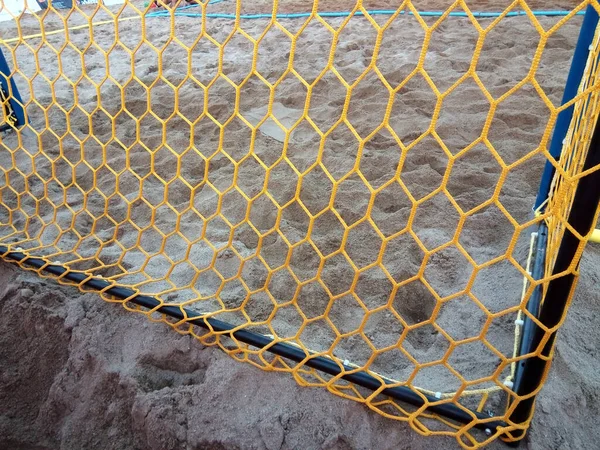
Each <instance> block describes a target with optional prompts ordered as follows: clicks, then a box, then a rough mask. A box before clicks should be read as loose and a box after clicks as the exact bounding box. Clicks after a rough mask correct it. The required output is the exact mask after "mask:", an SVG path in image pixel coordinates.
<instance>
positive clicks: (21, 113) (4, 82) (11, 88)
mask: <svg viewBox="0 0 600 450" xmlns="http://www.w3.org/2000/svg"><path fill="white" fill-rule="evenodd" d="M0 85H1V86H2V91H3V92H4V94H6V101H8V104H9V106H10V110H11V112H12V114H13V115H14V117H15V122H14V123H13V124H12V125H13V126H14V127H17V128H18V127H21V126H23V125H25V124H26V123H27V119H26V118H25V108H24V105H23V100H21V95H20V94H19V90H18V89H17V85H16V84H15V80H13V78H12V75H11V70H10V68H9V67H8V63H7V62H6V58H5V57H4V53H2V50H0ZM2 106H4V105H2ZM5 111H6V109H5ZM5 125H7V124H5ZM11 128H12V127H10V126H8V127H7V128H6V129H11Z"/></svg>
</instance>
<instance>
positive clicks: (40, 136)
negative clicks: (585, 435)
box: [0, 0, 600, 448]
mask: <svg viewBox="0 0 600 450" xmlns="http://www.w3.org/2000/svg"><path fill="white" fill-rule="evenodd" d="M27 1H29V0H27ZM389 3H393V6H392V7H390V9H391V10H392V11H390V12H388V13H386V14H376V13H370V12H369V11H371V10H372V9H375V8H374V7H372V4H373V5H377V2H369V1H367V0H364V1H361V0H358V1H347V2H329V1H325V2H323V1H322V2H319V1H314V2H307V3H306V5H304V7H302V8H301V9H298V2H295V3H294V2H288V1H283V0H280V1H278V0H270V1H267V0H263V1H253V2H242V1H241V0H237V1H236V0H225V1H222V2H215V3H212V4H211V3H209V2H207V1H202V2H200V3H199V4H198V5H197V6H195V7H191V8H186V9H185V10H183V9H177V10H176V9H175V8H174V6H173V7H171V6H169V7H166V8H163V9H162V11H166V12H167V13H166V15H165V16H163V17H152V15H150V16H146V14H147V13H150V12H156V11H157V9H151V8H150V7H145V6H143V2H141V1H137V0H136V1H127V2H126V3H124V4H122V5H116V6H111V7H106V6H104V5H87V6H77V7H74V8H73V9H71V10H64V9H54V8H52V7H51V8H49V9H47V10H44V11H39V12H37V13H35V14H34V13H31V11H27V10H28V9H30V8H26V11H25V12H23V13H21V14H20V15H18V16H17V15H15V16H14V20H13V21H12V22H3V23H2V24H1V25H0V48H1V49H2V52H3V53H4V55H5V57H6V59H7V61H8V64H9V66H10V68H11V70H12V71H13V72H12V74H11V77H12V79H13V80H14V82H15V83H16V85H17V87H18V89H19V91H20V94H21V96H22V99H23V103H24V107H25V110H26V113H27V117H28V124H27V125H26V126H23V127H22V128H20V129H18V130H14V131H12V132H8V133H5V134H4V135H3V136H2V137H1V145H0V170H1V172H0V246H3V247H4V248H8V250H9V252H10V251H13V252H14V251H22V252H23V253H25V254H26V255H29V256H32V257H38V258H41V259H43V261H45V262H46V263H47V264H56V265H59V266H62V267H64V268H67V269H69V270H73V271H83V272H85V273H86V274H87V275H89V276H90V277H92V276H93V277H102V278H103V279H105V280H106V281H108V282H109V283H111V285H113V286H122V287H127V288H130V289H133V290H134V291H135V292H139V293H143V294H148V295H152V296H155V297H156V298H157V299H159V300H160V301H161V302H162V303H161V304H162V305H173V306H176V307H181V308H184V307H185V308H186V309H187V310H190V311H193V312H194V313H195V314H197V316H196V317H198V316H207V317H212V318H215V319H218V320H221V321H224V322H228V323H230V324H233V325H234V326H235V327H236V330H241V329H244V330H249V331H253V332H257V333H262V334H264V335H268V336H271V337H272V338H273V340H274V341H275V342H277V343H279V342H285V343H288V344H291V345H294V346H296V347H298V348H300V349H302V350H303V351H304V352H306V353H307V354H308V352H312V353H313V354H314V355H320V356H324V357H327V358H330V359H332V360H334V361H336V362H338V363H340V365H341V364H342V363H343V364H345V366H346V368H348V367H350V368H352V370H353V371H359V370H360V371H366V372H368V373H369V374H371V375H372V376H374V377H375V378H377V379H378V380H380V381H381V382H382V387H381V388H380V389H379V390H377V391H375V392H372V391H368V390H366V389H364V388H361V387H359V386H356V385H353V384H351V383H349V382H346V381H344V380H343V379H342V378H341V377H340V376H337V377H332V376H329V375H326V374H324V373H321V372H318V371H316V370H313V369H310V368H307V367H306V366H303V365H302V364H301V363H296V362H293V361H290V360H287V359H285V358H283V357H279V356H274V355H272V354H271V353H269V352H268V351H266V350H264V349H261V350H258V349H256V348H254V347H252V346H249V345H246V344H243V343H240V342H238V341H237V340H235V339H233V338H232V337H231V335H230V334H228V333H220V332H215V331H212V332H205V331H203V330H200V329H199V328H197V327H194V326H192V325H191V324H190V323H189V320H190V319H193V317H187V316H186V317H187V318H186V319H184V320H182V321H179V322H175V321H174V320H172V319H170V318H168V317H166V316H164V315H162V314H160V313H157V312H156V311H155V310H152V311H148V310H145V309H143V308H141V307H139V306H136V305H133V304H132V303H130V302H127V301H126V300H125V301H123V300H118V299H115V298H114V297H111V296H110V295H107V294H106V293H105V292H102V293H101V295H102V297H103V298H104V299H105V300H107V301H111V302H120V303H122V304H123V306H124V307H125V308H127V309H128V310H131V311H136V312H139V313H143V314H145V315H146V316H147V317H148V318H149V319H150V320H153V321H161V322H166V323H169V324H170V325H172V326H173V327H174V328H175V329H176V330H177V331H178V332H180V333H185V334H191V335H193V336H195V337H197V338H198V339H199V340H200V341H201V342H202V343H204V344H206V345H217V346H219V347H220V348H222V349H223V350H224V351H225V352H227V353H228V354H229V355H230V356H232V357H233V358H236V359H237V360H239V361H244V362H247V363H250V364H253V365H255V366H257V367H260V368H262V369H264V370H272V371H282V372H289V373H291V374H292V376H293V377H294V378H295V379H296V380H297V382H298V383H300V384H301V385H305V386H321V387H325V388H327V389H328V390H329V391H331V392H333V393H335V394H337V395H340V396H342V397H345V398H348V399H353V400H356V401H359V402H362V403H364V404H366V405H367V406H368V407H369V408H371V409H373V410H374V411H377V412H378V413H380V414H382V415H384V416H386V417H389V418H392V419H396V420H402V421H407V422H408V423H409V424H410V425H411V426H412V427H413V428H414V429H415V430H416V431H417V432H419V433H420V434H423V435H451V436H454V437H456V439H457V441H458V442H459V443H460V444H461V445H462V446H464V447H465V448H477V447H481V446H484V445H486V444H488V443H489V442H491V441H492V440H494V439H496V438H498V437H500V436H504V438H506V433H510V432H511V431H516V430H523V429H526V428H527V427H528V426H529V423H524V424H514V423H512V422H511V421H510V420H509V417H510V414H511V412H512V411H513V410H514V407H515V406H516V405H517V404H518V403H519V401H520V400H521V398H520V397H519V396H517V395H516V394H515V393H514V392H512V390H511V388H510V387H511V382H512V380H513V377H514V369H515V366H516V363H517V361H519V360H521V359H523V357H519V356H517V348H518V345H519V340H520V325H517V327H516V328H515V321H516V323H517V324H520V323H521V321H522V319H523V318H524V317H525V315H530V314H529V313H528V312H526V310H525V306H526V304H527V302H528V300H529V298H530V297H531V295H532V293H533V291H534V289H535V287H536V286H537V285H539V284H540V283H542V284H543V285H544V286H546V285H547V282H548V281H549V280H550V278H551V277H550V274H551V272H552V270H551V269H552V267H553V264H554V261H555V258H556V255H557V251H558V246H559V245H560V242H561V238H562V234H563V233H564V230H565V227H566V226H567V225H566V218H567V217H568V213H569V211H570V206H571V204H572V201H573V194H574V189H575V187H576V184H577V180H579V179H580V177H581V176H584V175H585V174H586V173H582V164H583V160H584V158H585V155H586V152H587V149H588V147H589V141H590V137H591V133H592V131H593V130H592V128H593V124H594V120H595V117H597V115H598V112H599V111H598V108H599V107H600V106H599V104H598V87H599V85H600V83H599V82H598V70H597V69H598V67H597V65H598V51H599V48H598V37H596V39H595V44H594V46H593V51H592V52H591V56H590V61H589V62H588V66H587V68H586V74H585V77H584V80H583V82H582V84H581V87H580V90H579V94H578V96H577V97H576V98H575V99H574V100H573V101H571V102H569V103H568V104H566V105H563V106H561V105H560V101H561V97H562V92H563V88H564V84H565V81H566V77H567V68H568V66H569V63H570V58H571V56H572V54H573V49H574V45H575V43H576V40H577V35H578V31H579V28H580V26H581V22H582V17H581V15H577V13H579V12H581V11H584V10H585V8H586V7H587V6H588V5H590V4H591V5H593V7H594V8H595V9H596V10H600V5H599V4H598V2H597V1H584V2H582V3H580V4H574V9H573V10H572V12H571V13H570V14H568V15H566V16H559V17H550V16H543V15H536V14H534V13H533V8H534V7H538V6H539V5H540V2H535V4H534V2H533V1H531V2H529V3H528V2H527V1H524V0H523V1H519V0H515V1H514V2H512V3H510V4H508V2H504V3H502V4H500V3H498V4H497V5H495V4H494V3H495V2H489V3H492V4H488V2H480V1H478V2H473V3H474V4H471V3H472V2H469V1H463V0H457V1H454V2H451V1H446V2H444V1H442V0H440V1H439V2H435V1H434V2H428V8H431V9H437V10H440V11H445V12H444V13H443V14H441V15H438V16H430V15H426V14H420V12H422V7H421V5H420V2H417V1H404V2H401V1H396V2H393V1H392V2H389ZM438 3H439V4H438ZM1 4H2V3H1V0H0V5H1ZM25 4H26V5H27V3H25ZM432 4H434V6H439V7H437V8H433V7H431V5H432ZM549 6H550V5H548V7H549ZM482 7H485V8H486V11H502V14H500V15H499V16H497V17H476V16H475V15H473V12H472V11H475V10H477V9H480V8H482ZM332 10H337V11H341V10H345V11H348V14H347V15H346V16H345V17H342V16H340V17H329V16H327V15H325V14H322V13H323V12H324V11H332ZM183 11H185V12H186V13H192V14H195V15H193V16H184V15H181V13H182V12H183ZM394 11H395V12H394ZM516 11H520V12H522V14H521V15H519V16H516V17H515V16H513V14H512V13H514V12H516ZM175 12H177V14H175ZM298 12H304V13H308V14H306V15H304V16H301V17H295V18H284V17H281V16H279V17H278V15H280V14H286V13H298ZM457 12H459V13H461V14H462V16H460V17H458V16H456V15H455V14H454V13H457ZM11 13H14V12H11ZM217 13H224V14H229V15H231V17H229V16H227V17H216V16H214V14H217ZM250 13H260V14H263V16H261V17H259V18H253V19H250V18H247V15H248V14H250ZM451 13H452V14H451ZM163 14H165V13H163ZM207 14H208V15H209V16H207ZM7 95H10V93H7ZM3 103H6V101H4V100H3ZM571 105H574V106H575V114H574V119H573V124H572V126H571V128H570V130H569V133H568V136H567V139H566V140H565V144H564V148H563V155H562V157H561V160H560V163H557V162H554V164H555V166H556V174H557V175H556V178H555V180H554V182H553V184H552V195H551V198H550V200H549V201H548V203H547V204H545V205H544V206H545V207H546V209H545V211H544V212H543V213H542V212H540V211H541V210H540V211H538V214H537V217H534V215H533V214H532V212H531V206H532V205H533V201H534V198H535V194H536V193H537V187H538V183H539V179H540V177H541V172H542V169H543V166H544V163H545V162H546V161H547V160H549V159H552V158H551V157H550V154H549V153H548V147H549V142H550V138H551V134H552V131H553V128H554V123H555V121H556V117H557V115H558V114H559V113H560V112H561V111H562V110H564V109H565V108H568V107H569V106H571ZM596 169H598V168H594V169H592V170H596ZM589 172H590V171H588V172H587V173H589ZM541 221H545V222H546V223H547V225H548V228H549V244H548V250H547V261H546V276H545V277H544V279H542V280H540V281H535V280H533V279H532V277H531V274H530V270H531V264H532V260H531V259H532V258H531V252H532V250H533V245H534V240H533V237H531V232H532V230H533V229H535V228H536V227H537V225H538V224H539V223H540V222H541ZM580 238H581V240H582V244H581V246H580V248H579V249H578V253H577V255H578V256H577V261H575V262H574V264H573V266H572V267H571V270H572V272H573V273H575V274H577V262H578V260H579V257H580V256H581V253H582V252H583V247H584V244H585V241H586V238H587V237H586V236H580ZM9 252H7V253H5V254H4V256H5V257H6V256H7V255H8V253H9ZM528 255H529V256H528ZM7 260H8V259H7ZM20 264H21V266H22V267H23V268H26V269H28V270H32V269H31V267H29V266H27V265H26V264H24V261H21V262H20ZM37 272H38V273H39V274H40V275H41V276H48V273H47V272H44V270H43V269H39V270H38V271H37ZM59 282H61V283H67V280H66V279H65V278H64V276H63V277H60V278H59ZM79 288H80V289H81V290H86V288H85V287H84V286H83V283H81V284H79ZM104 291H106V289H105V290H104ZM538 354H539V353H538V352H537V351H536V352H535V353H534V354H533V355H528V356H527V357H531V356H536V355H538ZM384 379H385V380H387V383H391V384H388V385H387V387H394V386H406V387H409V388H411V389H412V390H414V391H415V392H417V393H420V394H419V395H422V394H429V395H431V396H434V397H436V398H438V399H439V402H436V403H440V404H444V403H448V404H453V405H456V406H458V407H459V408H462V409H464V410H465V411H467V410H475V411H479V412H486V413H489V414H490V418H489V420H488V419H477V420H479V421H480V422H486V421H503V422H505V423H507V424H508V425H507V427H506V428H499V429H494V430H489V433H487V434H486V433H485V432H484V431H481V430H478V429H476V428H475V427H474V425H475V423H476V420H475V419H476V418H475V416H473V419H474V420H473V422H471V423H470V424H468V425H462V424H459V423H456V422H453V421H451V420H449V419H446V418H442V417H439V416H437V415H434V414H431V413H429V412H427V411H426V409H425V406H428V405H430V403H427V402H426V405H425V406H423V407H420V408H416V407H411V406H409V405H407V404H403V403H400V402H398V401H395V400H393V399H390V398H388V397H386V396H384V395H382V394H381V391H382V390H383V388H384ZM423 398H424V397H423ZM507 399H510V407H508V408H507ZM508 439H509V440H510V438H508Z"/></svg>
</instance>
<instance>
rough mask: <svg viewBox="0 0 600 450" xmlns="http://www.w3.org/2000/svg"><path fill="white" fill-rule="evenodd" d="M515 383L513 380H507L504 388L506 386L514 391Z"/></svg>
mask: <svg viewBox="0 0 600 450" xmlns="http://www.w3.org/2000/svg"><path fill="white" fill-rule="evenodd" d="M514 385H515V383H513V382H512V381H511V380H506V381H505V382H504V386H506V387H507V388H509V389H512V388H513V387H514Z"/></svg>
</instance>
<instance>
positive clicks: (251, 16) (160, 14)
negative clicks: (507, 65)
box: [146, 0, 585, 19]
mask: <svg viewBox="0 0 600 450" xmlns="http://www.w3.org/2000/svg"><path fill="white" fill-rule="evenodd" d="M222 1H224V0H212V1H210V2H209V3H208V4H209V5H214V4H216V3H221V2H222ZM197 7H198V5H188V6H182V7H180V8H177V9H176V10H175V11H173V12H172V13H171V11H167V10H161V11H153V12H150V13H148V14H146V17H171V14H173V15H175V16H178V17H202V16H203V14H202V13H193V12H187V11H184V10H186V9H190V8H197ZM367 14H368V15H370V16H376V15H379V16H391V15H393V14H396V10H395V9H375V10H371V11H367ZM400 14H402V15H406V14H408V15H414V13H413V12H412V11H400ZM444 14H445V12H444V11H420V12H419V15H420V16H421V17H441V16H443V15H444ZM471 14H472V15H473V17H478V18H491V19H493V18H496V17H500V16H502V15H503V14H504V13H502V12H472V13H471ZM532 14H533V15H534V16H549V17H551V16H563V17H564V16H568V15H569V14H571V11H532ZM575 14H576V15H578V16H579V15H584V14H585V11H578V12H576V13H575ZM312 15H313V13H310V12H304V13H282V14H276V16H275V17H276V18H277V19H300V18H306V17H310V16H312ZM317 15H319V16H320V17H348V16H350V15H355V16H364V15H365V14H364V13H363V12H362V11H356V12H354V13H352V12H351V11H324V12H319V13H317ZM448 15H449V16H450V17H469V15H468V14H467V13H466V12H464V11H451V12H450V13H449V14H448ZM504 15H505V17H516V16H526V15H527V12H525V11H509V12H508V13H506V14H504ZM206 17H207V18H210V19H237V18H238V16H237V15H236V14H231V13H206ZM272 17H273V14H269V13H256V14H240V15H239V19H271V18H272Z"/></svg>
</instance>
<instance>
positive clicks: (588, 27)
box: [533, 5, 598, 211]
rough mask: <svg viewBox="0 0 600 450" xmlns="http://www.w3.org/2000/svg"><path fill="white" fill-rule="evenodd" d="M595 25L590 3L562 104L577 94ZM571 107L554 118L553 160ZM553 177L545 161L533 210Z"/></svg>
mask: <svg viewBox="0 0 600 450" xmlns="http://www.w3.org/2000/svg"><path fill="white" fill-rule="evenodd" d="M597 25H598V13H597V12H596V10H595V9H594V7H593V6H592V5H589V6H588V7H587V10H586V12H585V17H584V18H583V24H582V25H581V31H580V32H579V39H578V40H577V46H576V47H575V53H574V54H573V61H572V62H571V69H570V70H569V76H568V78H567V84H566V86H565V92H564V94H563V99H562V104H563V105H564V104H565V103H567V102H569V101H571V100H572V99H573V98H574V97H575V96H576V95H577V91H578V89H579V85H580V84H581V78H582V77H583V72H584V70H585V66H586V63H587V59H588V55H589V52H590V45H591V44H592V40H593V39H594V34H595V33H596V26H597ZM573 109H574V105H571V106H570V107H568V108H567V109H565V110H563V111H561V112H560V114H559V115H558V118H557V119H556V125H555V126H554V134H553V135H552V140H551V141H550V154H551V155H552V157H553V158H554V159H555V160H558V159H559V158H560V153H561V151H562V146H563V141H564V140H565V137H566V135H567V131H568V130H569V126H570V125H571V119H572V118H573ZM553 177H554V166H553V165H552V163H551V162H550V161H546V166H545V167H544V173H543V174H542V180H541V182H540V189H539V191H538V195H537V199H536V200H535V205H534V207H533V210H534V211H537V209H538V208H539V207H540V205H541V204H542V203H544V202H545V201H546V199H547V198H548V194H549V192H550V184H551V183H552V178H553Z"/></svg>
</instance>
